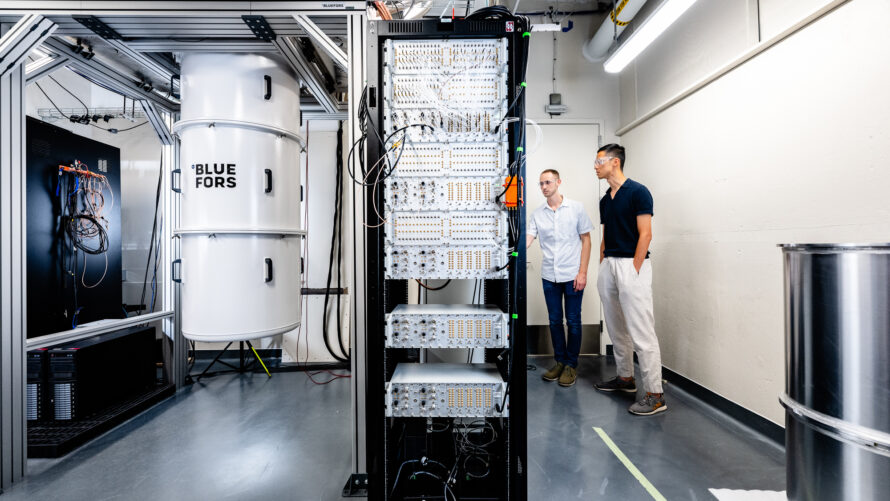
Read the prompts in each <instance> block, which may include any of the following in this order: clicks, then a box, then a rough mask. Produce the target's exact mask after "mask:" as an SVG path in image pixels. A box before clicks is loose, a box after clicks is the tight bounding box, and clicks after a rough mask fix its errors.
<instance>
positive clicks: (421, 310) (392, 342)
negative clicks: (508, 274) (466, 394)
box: [386, 304, 509, 348]
mask: <svg viewBox="0 0 890 501" xmlns="http://www.w3.org/2000/svg"><path fill="white" fill-rule="evenodd" d="M508 333H509V319H508V317H507V314H506V313H504V312H502V311H501V310H500V309H498V308H497V307H496V306H490V305H476V304H412V305H405V304H400V305H398V306H396V308H395V309H394V310H393V311H392V313H390V314H388V315H387V316H386V347H387V348H504V347H506V346H508V345H509V336H508Z"/></svg>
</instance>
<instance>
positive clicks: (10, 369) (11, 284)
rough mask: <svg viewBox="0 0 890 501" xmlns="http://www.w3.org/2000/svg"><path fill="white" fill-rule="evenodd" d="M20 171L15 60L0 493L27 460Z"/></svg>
mask: <svg viewBox="0 0 890 501" xmlns="http://www.w3.org/2000/svg"><path fill="white" fill-rule="evenodd" d="M3 40H6V37H4V38H3ZM25 53H27V51H26V52H25ZM4 67H6V65H4ZM24 170H25V68H24V67H23V65H22V64H21V59H19V62H18V64H16V65H15V66H13V67H12V68H9V69H8V71H6V72H5V73H4V75H3V76H0V491H2V490H3V489H7V488H9V486H10V485H11V484H12V483H13V482H16V481H18V480H19V479H21V478H22V477H23V476H24V475H25V463H26V459H27V426H26V420H25V409H26V401H25V332H26V329H27V319H26V315H25V311H26V309H25V308H26V304H25V303H26V296H25V280H26V277H25V256H26V247H25V244H26V242H25V239H26V233H25V224H24V220H25V177H24Z"/></svg>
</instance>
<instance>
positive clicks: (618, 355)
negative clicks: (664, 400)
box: [596, 257, 662, 393]
mask: <svg viewBox="0 0 890 501" xmlns="http://www.w3.org/2000/svg"><path fill="white" fill-rule="evenodd" d="M596 285H597V289H598V290H599V293H600V299H601V300H602V302H603V313H604V316H605V320H606V328H607V329H608V330H609V337H611V338H612V345H613V347H614V349H615V363H616V364H617V365H618V375H619V376H621V377H631V376H633V375H634V361H633V353H634V351H636V352H637V358H638V359H639V362H640V372H641V373H642V376H643V389H645V390H646V391H647V392H649V393H662V389H661V351H660V349H659V348H658V337H656V336H655V316H654V314H653V311H652V264H651V263H650V262H649V260H648V259H646V260H645V261H644V262H643V266H642V267H641V268H640V272H639V273H637V270H636V269H634V264H633V258H617V257H607V258H605V259H603V262H602V263H600V269H599V276H598V278H597V284H596Z"/></svg>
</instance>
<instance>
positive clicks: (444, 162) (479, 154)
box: [391, 143, 507, 178]
mask: <svg viewBox="0 0 890 501" xmlns="http://www.w3.org/2000/svg"><path fill="white" fill-rule="evenodd" d="M506 158H507V151H506V145H504V144H498V143H479V144H456V145H449V144H437V143H432V144H408V145H406V146H405V148H404V150H403V151H402V156H401V158H400V159H399V163H398V165H397V166H396V168H395V170H393V173H392V176H391V177H392V178H402V177H414V176H416V177H425V178H426V177H457V178H465V177H503V175H504V173H505V172H506V170H507V164H506Z"/></svg>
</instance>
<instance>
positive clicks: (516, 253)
mask: <svg viewBox="0 0 890 501" xmlns="http://www.w3.org/2000/svg"><path fill="white" fill-rule="evenodd" d="M510 255H511V256H513V257H516V256H518V255H519V253H518V252H514V253H512V254H510Z"/></svg>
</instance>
